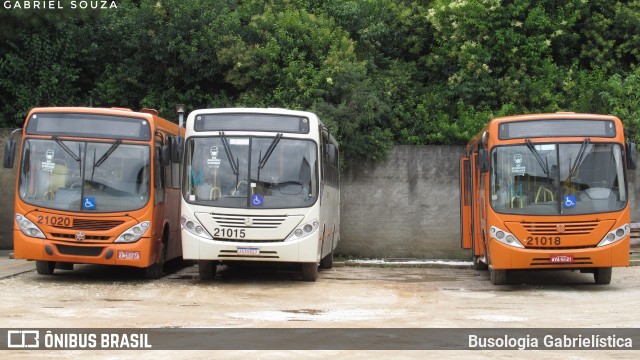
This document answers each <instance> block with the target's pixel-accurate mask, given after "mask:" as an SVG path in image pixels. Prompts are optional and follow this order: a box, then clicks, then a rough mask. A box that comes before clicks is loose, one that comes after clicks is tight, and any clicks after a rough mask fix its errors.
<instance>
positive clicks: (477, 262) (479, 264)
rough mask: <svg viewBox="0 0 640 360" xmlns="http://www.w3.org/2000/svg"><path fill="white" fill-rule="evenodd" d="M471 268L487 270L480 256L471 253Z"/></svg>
mask: <svg viewBox="0 0 640 360" xmlns="http://www.w3.org/2000/svg"><path fill="white" fill-rule="evenodd" d="M472 261H473V265H472V267H473V270H487V264H485V263H484V262H483V261H482V257H480V256H476V255H473V258H472Z"/></svg>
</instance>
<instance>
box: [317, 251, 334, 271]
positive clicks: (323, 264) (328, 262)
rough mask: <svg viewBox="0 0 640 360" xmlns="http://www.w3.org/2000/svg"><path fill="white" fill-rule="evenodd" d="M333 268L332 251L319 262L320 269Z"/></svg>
mask: <svg viewBox="0 0 640 360" xmlns="http://www.w3.org/2000/svg"><path fill="white" fill-rule="evenodd" d="M332 267H333V250H331V252H330V253H329V254H327V256H325V257H324V258H323V259H322V260H321V261H320V269H331V268H332Z"/></svg>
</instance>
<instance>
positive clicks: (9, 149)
mask: <svg viewBox="0 0 640 360" xmlns="http://www.w3.org/2000/svg"><path fill="white" fill-rule="evenodd" d="M15 155H16V142H15V141H14V140H12V139H9V140H7V142H6V143H5V144H4V167H5V169H11V168H13V159H14V158H15Z"/></svg>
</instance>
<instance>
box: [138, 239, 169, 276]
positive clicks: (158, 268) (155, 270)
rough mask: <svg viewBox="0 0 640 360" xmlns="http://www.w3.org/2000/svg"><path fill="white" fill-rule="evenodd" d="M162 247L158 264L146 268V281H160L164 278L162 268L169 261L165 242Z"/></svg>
mask: <svg viewBox="0 0 640 360" xmlns="http://www.w3.org/2000/svg"><path fill="white" fill-rule="evenodd" d="M160 246H162V248H161V249H160V259H158V262H156V263H153V264H151V265H149V266H147V267H146V268H144V277H145V278H146V279H160V278H161V277H162V268H163V267H164V262H165V260H166V259H167V246H166V245H165V244H164V242H162V245H160Z"/></svg>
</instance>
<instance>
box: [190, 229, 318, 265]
mask: <svg viewBox="0 0 640 360" xmlns="http://www.w3.org/2000/svg"><path fill="white" fill-rule="evenodd" d="M319 246H320V237H319V235H318V231H315V232H313V233H311V234H309V236H306V237H304V238H302V239H299V240H295V241H281V242H258V241H256V242H250V243H244V242H242V243H240V242H232V240H230V241H218V240H208V239H204V238H201V237H198V236H195V235H193V234H191V233H190V232H188V231H186V230H184V229H183V230H182V256H183V258H184V259H185V260H218V261H262V262H317V261H318V254H319V250H320V248H319Z"/></svg>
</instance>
